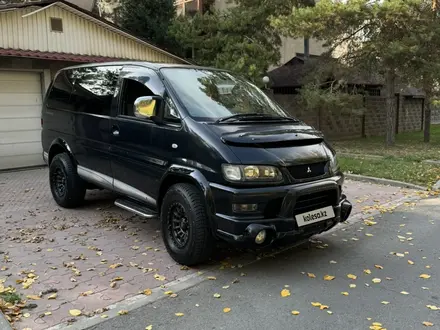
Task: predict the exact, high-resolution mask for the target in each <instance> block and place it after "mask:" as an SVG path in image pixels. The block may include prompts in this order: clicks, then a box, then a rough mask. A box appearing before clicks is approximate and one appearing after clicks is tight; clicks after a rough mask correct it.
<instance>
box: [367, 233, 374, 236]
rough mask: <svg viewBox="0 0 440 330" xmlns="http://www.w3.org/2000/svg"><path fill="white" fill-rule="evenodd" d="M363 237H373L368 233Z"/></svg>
mask: <svg viewBox="0 0 440 330" xmlns="http://www.w3.org/2000/svg"><path fill="white" fill-rule="evenodd" d="M365 236H368V237H373V236H374V235H373V234H370V233H366V234H365Z"/></svg>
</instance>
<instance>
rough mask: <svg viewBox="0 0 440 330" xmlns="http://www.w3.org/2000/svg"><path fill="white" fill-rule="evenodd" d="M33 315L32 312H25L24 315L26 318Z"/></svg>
mask: <svg viewBox="0 0 440 330" xmlns="http://www.w3.org/2000/svg"><path fill="white" fill-rule="evenodd" d="M30 316H31V314H29V313H24V314H23V317H25V318H28V317H30Z"/></svg>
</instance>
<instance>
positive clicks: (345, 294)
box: [341, 292, 349, 296]
mask: <svg viewBox="0 0 440 330" xmlns="http://www.w3.org/2000/svg"><path fill="white" fill-rule="evenodd" d="M341 294H342V295H343V296H348V295H349V293H348V292H341Z"/></svg>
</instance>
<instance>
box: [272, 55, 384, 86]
mask: <svg viewBox="0 0 440 330" xmlns="http://www.w3.org/2000/svg"><path fill="white" fill-rule="evenodd" d="M331 62H332V59H331V58H327V57H322V56H318V55H309V59H308V60H306V58H305V56H304V54H302V53H297V54H296V55H295V57H293V58H292V59H291V60H290V61H288V62H287V63H286V64H284V65H282V66H280V67H278V68H276V69H274V70H272V71H270V72H269V73H268V76H269V78H270V80H271V83H272V84H271V86H272V88H282V87H295V88H299V87H301V86H302V85H304V83H305V80H306V78H307V76H308V75H309V74H310V73H312V72H313V71H315V70H316V69H319V68H320V67H323V68H324V70H326V68H328V67H329V65H330V66H331ZM328 74H331V75H333V76H334V77H335V78H337V79H344V80H345V81H346V82H347V83H348V84H353V85H381V84H382V82H381V80H380V79H379V78H378V77H367V76H366V75H365V74H360V73H353V72H337V71H334V72H332V73H330V72H328ZM329 78H330V77H329Z"/></svg>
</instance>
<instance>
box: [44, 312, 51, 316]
mask: <svg viewBox="0 0 440 330" xmlns="http://www.w3.org/2000/svg"><path fill="white" fill-rule="evenodd" d="M44 315H46V316H49V315H52V312H44Z"/></svg>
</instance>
